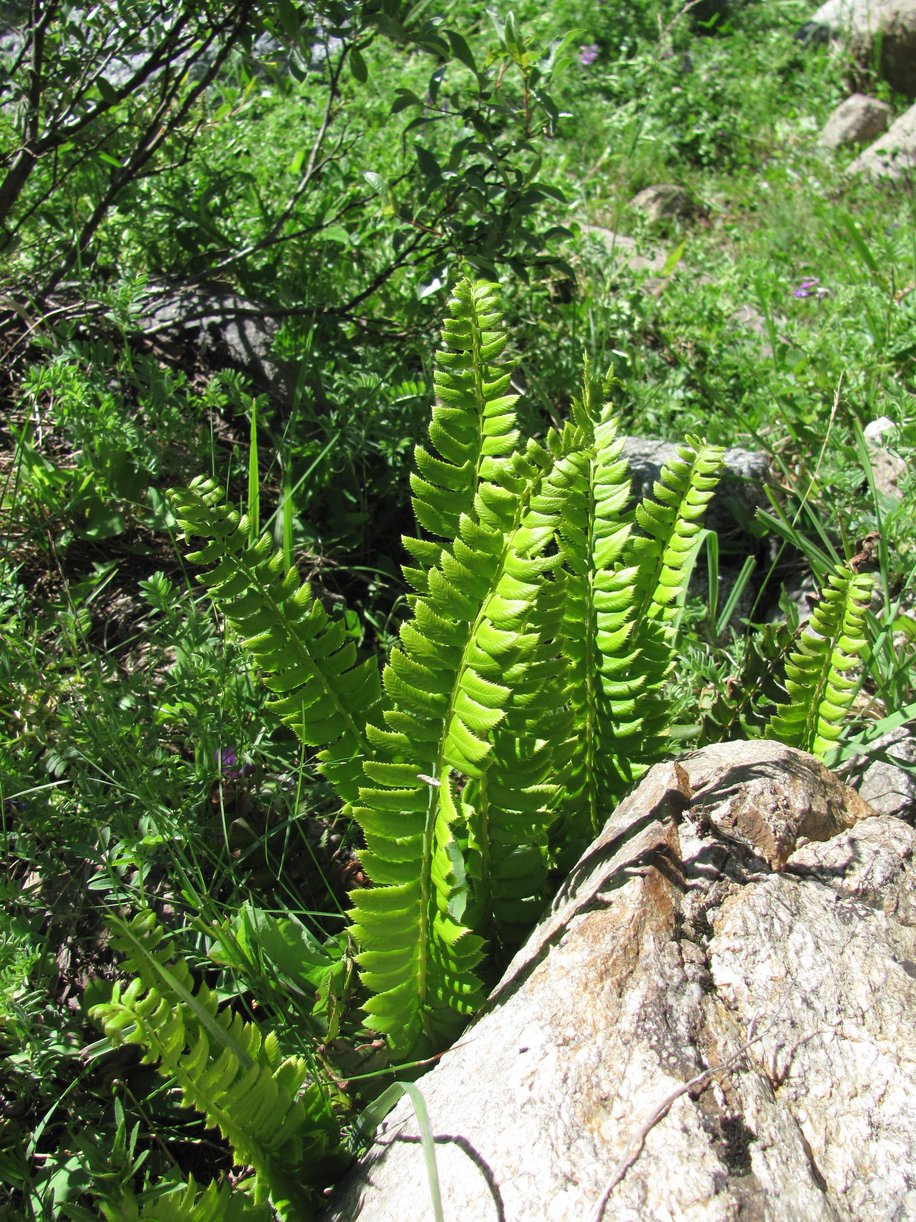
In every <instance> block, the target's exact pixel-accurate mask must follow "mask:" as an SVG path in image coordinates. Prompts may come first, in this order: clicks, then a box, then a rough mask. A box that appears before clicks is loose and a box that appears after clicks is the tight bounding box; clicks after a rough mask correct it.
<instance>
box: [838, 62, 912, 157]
mask: <svg viewBox="0 0 916 1222" xmlns="http://www.w3.org/2000/svg"><path fill="white" fill-rule="evenodd" d="M914 54H916V52H914ZM914 170H916V105H914V106H911V107H910V108H909V110H905V111H904V112H903V114H902V115H901V116H900V117H899V119H897V120H896V122H894V123H893V124H892V125H891V126H890V127H889V128H888V130H887V131H886V132H885V133H884V135H883V136H882V137H881V138H880V139H879V140H876V141H875V143H874V144H872V145H870V146H869V148H867V149H866V150H865V152H864V153H860V155H859V156H858V157H857V158H856V159H855V161H854V162H853V163H852V164H851V165H850V166H849V168H848V171H847V173H849V174H867V175H868V176H869V177H870V178H890V179H906V178H908V177H909V176H910V175H911V174H912V173H913V171H914Z"/></svg>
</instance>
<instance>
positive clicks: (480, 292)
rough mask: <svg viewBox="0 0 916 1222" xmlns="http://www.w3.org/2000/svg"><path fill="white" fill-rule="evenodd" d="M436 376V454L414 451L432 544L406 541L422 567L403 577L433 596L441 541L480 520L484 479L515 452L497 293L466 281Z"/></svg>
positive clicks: (413, 482)
mask: <svg viewBox="0 0 916 1222" xmlns="http://www.w3.org/2000/svg"><path fill="white" fill-rule="evenodd" d="M449 310H450V316H449V318H448V319H447V320H446V323H445V326H444V328H443V332H442V345H443V346H442V348H441V349H440V350H439V351H438V352H437V353H436V365H435V372H434V375H433V381H434V386H435V393H436V399H437V402H436V404H435V406H434V407H433V410H432V419H431V421H430V425H429V440H430V445H431V447H432V448H431V449H429V448H427V447H425V446H419V445H418V446H417V447H416V448H415V450H414V461H415V462H416V467H417V469H416V471H415V472H414V473H413V474H412V475H411V477H410V486H411V490H412V492H413V510H414V516H415V517H416V520H417V523H418V525H419V526H421V527H422V528H423V529H424V530H426V531H427V532H428V533H429V534H430V535H432V536H433V539H424V538H417V539H415V538H410V537H405V538H404V546H405V548H406V549H407V551H408V552H409V553H410V555H411V556H412V557H413V559H414V560H415V561H416V562H417V565H419V567H418V568H415V567H410V566H405V568H404V576H405V577H406V578H407V580H408V581H409V582H410V583H411V585H413V587H414V588H415V589H416V590H417V591H418V592H420V593H426V591H427V586H426V576H427V574H428V572H429V570H430V569H432V568H433V567H434V566H435V565H436V563H437V562H438V560H439V558H440V555H441V552H442V542H443V541H444V542H447V543H451V542H452V540H454V539H455V537H456V536H457V534H458V530H459V525H460V522H461V518H462V516H468V515H473V513H474V499H475V497H476V496H477V494H478V490H479V488H480V484H481V481H482V480H491V481H492V480H494V479H495V478H496V472H497V471H498V470H499V468H500V467H501V466H502V465H503V462H504V460H506V459H507V458H509V456H510V455H512V454H513V453H514V452H515V449H516V446H517V444H518V436H519V434H518V429H517V427H516V419H515V404H516V402H517V400H518V395H515V394H507V393H506V392H507V391H508V390H509V383H510V376H511V373H510V370H508V369H504V368H502V367H500V366H499V365H498V364H496V361H497V359H498V357H499V356H500V355H501V354H502V352H503V349H504V348H505V346H506V333H505V331H504V329H503V323H502V318H501V315H500V310H499V302H498V289H497V286H496V285H495V284H488V283H486V282H484V281H477V282H473V281H470V280H462V281H461V282H460V283H459V284H458V285H457V287H456V289H455V294H454V297H453V298H452V300H451V301H450V302H449Z"/></svg>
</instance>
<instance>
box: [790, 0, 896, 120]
mask: <svg viewBox="0 0 916 1222" xmlns="http://www.w3.org/2000/svg"><path fill="white" fill-rule="evenodd" d="M808 25H809V26H811V27H814V28H820V29H825V30H828V31H829V33H830V34H832V35H835V36H836V37H837V38H840V39H842V40H843V41H844V42H846V43H847V44H848V46H849V49H850V51H852V53H853V55H855V56H856V58H857V59H859V60H861V61H862V62H863V63H864V64H867V65H869V66H870V65H871V64H873V63H874V62H875V58H876V55H877V53H878V51H879V49H880V55H881V62H880V71H881V75H882V76H883V77H884V79H885V80H886V81H887V82H888V83H889V84H890V85H892V86H893V87H894V89H897V90H899V91H900V93H902V94H905V95H906V96H907V97H908V98H916V0H826V3H825V4H822V5H821V7H820V8H819V9H818V10H817V12H816V13H815V14H814V16H813V17H812V18H811V21H810V22H809V23H808Z"/></svg>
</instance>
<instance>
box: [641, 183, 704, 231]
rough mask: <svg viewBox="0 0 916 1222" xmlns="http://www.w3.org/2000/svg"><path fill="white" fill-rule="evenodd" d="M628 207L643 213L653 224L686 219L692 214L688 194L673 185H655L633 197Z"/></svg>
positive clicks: (691, 204)
mask: <svg viewBox="0 0 916 1222" xmlns="http://www.w3.org/2000/svg"><path fill="white" fill-rule="evenodd" d="M630 206H631V207H632V208H635V209H636V210H637V211H638V212H643V213H645V215H646V219H647V220H648V221H649V222H651V223H654V222H656V221H667V220H672V219H677V218H679V217H681V218H683V217H688V216H690V214H691V213H692V212H693V201H692V200H691V198H690V193H689V192H688V191H685V190H684V188H683V187H678V186H675V185H674V184H673V183H657V184H656V185H655V186H654V187H646V188H645V190H643V191H640V192H639V193H638V194H637V195H634V196H633V198H632V200H631V201H630Z"/></svg>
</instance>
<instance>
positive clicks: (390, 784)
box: [173, 282, 861, 1055]
mask: <svg viewBox="0 0 916 1222" xmlns="http://www.w3.org/2000/svg"><path fill="white" fill-rule="evenodd" d="M506 343H507V338H506V335H505V334H504V332H503V330H502V324H501V321H500V316H499V306H498V301H497V296H496V289H495V287H494V286H492V285H486V284H471V283H469V282H463V283H462V284H460V285H459V286H458V288H457V289H456V291H455V296H454V299H453V301H452V302H451V317H450V319H449V321H448V322H447V324H446V327H445V333H444V339H443V344H444V346H443V350H442V351H441V352H440V353H439V354H438V356H437V362H436V371H435V386H436V394H437V403H436V405H435V406H434V408H433V410H432V419H431V423H430V427H429V438H428V444H426V445H423V446H418V447H417V449H416V451H415V456H416V464H417V470H416V472H415V473H414V475H413V477H412V480H411V490H412V494H413V507H414V512H415V516H416V520H417V535H416V537H409V538H405V540H404V544H405V548H406V550H407V552H408V554H409V556H410V563H409V564H408V565H406V566H405V568H404V575H405V577H406V578H407V580H408V582H409V583H410V585H411V587H412V590H413V592H412V594H411V595H410V598H409V606H410V609H411V613H412V614H411V617H410V618H409V619H408V620H407V621H406V622H404V623H403V624H402V626H401V628H400V632H399V640H398V643H397V645H396V647H395V648H394V649H393V650H392V651H391V654H390V657H389V660H388V663H387V665H386V666H385V667H384V670H383V673H382V675H381V682H379V675H378V672H377V669H376V668H375V665H374V663H373V662H372V661H371V660H367V661H364V662H359V661H358V660H357V658H356V654H355V650H354V648H353V646H352V645H351V644H349V643H348V642H347V641H346V640H345V637H344V633H343V628H342V626H340V625H338V624H334V623H332V622H331V621H329V620H328V617H327V616H326V615H325V614H324V612H323V611H322V610H321V608H320V606H319V605H318V604H316V603H313V602H312V600H311V598H310V594H309V592H308V591H307V590H306V589H305V588H304V587H303V588H301V589H300V588H298V579H297V578H296V575H295V573H294V572H293V571H291V570H287V569H286V568H285V567H284V566H283V564H282V562H281V561H280V559H279V558H278V557H273V558H272V557H271V555H270V547H269V544H268V543H267V541H266V540H265V539H261V540H259V541H257V542H255V543H253V544H252V543H250V542H249V540H248V538H247V523H246V520H245V519H241V520H240V519H239V518H238V516H237V515H236V514H235V513H234V512H233V511H232V510H231V509H229V508H228V507H227V506H226V505H225V503H224V502H223V499H222V496H221V495H220V493H219V492H218V490H217V489H216V488H215V487H214V486H213V485H212V484H210V483H206V482H195V484H193V485H192V487H191V489H190V490H188V491H187V492H185V493H183V494H179V495H177V496H175V497H174V498H173V503H174V504H175V506H176V512H177V516H178V517H179V519H180V521H181V524H182V526H183V528H184V530H185V531H186V532H187V533H188V534H189V535H196V536H198V537H201V538H203V539H204V540H206V543H205V545H204V546H203V547H202V548H200V550H199V551H198V552H196V553H194V554H193V555H192V556H191V559H192V560H197V561H199V562H200V563H202V564H204V565H209V566H210V571H209V572H208V573H207V574H205V576H204V578H203V580H204V582H205V584H206V585H207V587H208V588H209V590H210V591H211V593H212V595H213V597H214V600H215V601H216V603H217V604H218V605H219V606H220V608H221V609H222V610H223V611H224V613H225V615H226V616H227V618H228V619H229V620H230V622H231V623H233V624H234V625H235V626H236V627H237V628H238V629H239V631H240V632H241V633H242V634H243V636H244V637H245V638H246V639H245V644H246V645H247V647H248V648H249V649H250V650H251V652H252V653H253V655H254V657H255V660H256V662H257V663H258V665H259V666H260V668H261V669H262V670H263V672H264V674H265V676H266V681H267V683H268V685H269V686H270V687H271V688H272V690H273V691H274V693H275V695H276V701H275V705H274V707H275V708H276V710H277V712H278V713H279V715H280V716H281V717H282V718H283V719H284V720H285V721H286V723H287V724H289V725H290V726H292V727H293V728H294V729H295V730H296V732H297V733H298V734H299V735H300V737H301V738H302V740H303V741H304V742H305V743H307V744H308V745H311V746H315V747H318V748H320V749H321V750H320V753H319V756H318V759H319V763H320V766H321V767H322V769H323V770H324V772H325V774H326V775H327V776H328V777H329V779H330V780H331V782H332V783H333V785H334V786H335V787H336V789H337V792H338V794H339V796H340V799H341V801H342V802H343V803H344V804H346V805H347V807H348V808H349V811H350V813H351V815H352V817H353V818H355V820H356V821H357V822H358V823H359V825H360V827H361V829H362V832H363V836H364V838H365V848H364V850H363V852H362V853H361V861H362V865H363V868H364V870H365V871H366V873H367V875H368V876H369V877H370V878H371V879H372V883H373V886H372V887H371V888H367V889H363V890H359V891H357V892H355V893H354V895H353V908H352V912H351V914H350V915H351V920H352V926H351V933H352V935H353V937H354V939H355V940H356V942H357V944H358V947H359V953H358V964H359V967H360V972H361V977H362V982H363V985H364V986H365V988H366V990H367V992H368V994H369V997H368V1000H367V1002H366V1004H365V1012H366V1016H367V1024H368V1026H369V1027H370V1028H371V1029H373V1030H374V1031H377V1032H379V1033H381V1034H383V1035H384V1036H385V1037H386V1038H387V1040H388V1042H389V1044H390V1046H391V1048H392V1050H393V1051H394V1052H396V1053H398V1054H404V1055H406V1054H409V1053H414V1054H416V1053H419V1052H421V1051H423V1050H427V1049H430V1048H435V1047H440V1046H441V1045H442V1044H444V1043H446V1042H447V1041H448V1040H449V1039H451V1038H452V1037H453V1036H454V1035H455V1034H456V1033H457V1032H458V1031H459V1030H460V1029H461V1027H462V1026H463V1025H464V1023H465V1022H466V1021H467V1019H468V1018H469V1017H470V1016H471V1014H473V1012H474V1011H475V1010H476V1009H477V1007H478V1006H479V1005H480V1003H481V1000H482V997H483V994H484V986H483V977H484V974H485V973H486V972H487V971H488V965H487V960H486V955H487V952H488V948H489V950H490V951H493V950H494V949H496V950H497V951H498V952H503V953H504V952H505V951H507V950H508V949H511V947H512V946H513V945H514V944H515V943H516V942H517V941H518V939H519V938H520V937H521V936H523V934H524V931H525V929H526V928H527V927H528V926H529V925H530V923H531V922H532V921H533V920H534V919H535V918H536V915H537V913H538V911H539V909H540V906H541V905H542V903H543V902H544V899H545V897H546V889H547V878H548V871H549V869H550V867H551V866H555V865H557V864H559V865H560V866H561V867H562V866H563V865H564V864H566V863H567V862H568V861H569V860H570V858H573V857H574V856H575V855H577V854H578V853H579V852H580V851H581V850H582V848H583V847H585V845H586V844H587V843H588V841H589V840H590V839H591V838H592V836H594V835H595V834H596V833H597V832H598V831H599V830H600V828H601V827H602V826H603V824H604V822H605V821H606V819H607V817H608V815H609V814H610V812H611V810H612V809H613V806H614V804H615V802H616V801H617V800H618V799H619V797H620V796H621V794H622V793H623V791H624V790H625V788H626V787H627V786H628V785H629V784H631V783H632V782H633V781H635V780H636V779H638V777H639V776H640V775H641V774H642V773H643V772H644V771H645V770H646V769H647V768H648V767H649V766H650V765H651V764H652V763H653V762H655V760H657V759H658V758H661V757H662V756H663V755H664V754H665V752H666V751H667V750H668V748H669V744H670V741H671V740H670V736H669V730H670V726H669V718H670V704H669V701H668V699H667V691H666V689H667V683H668V680H669V677H670V673H671V670H672V667H673V664H674V659H675V656H676V646H677V630H678V625H679V620H680V615H681V611H682V608H683V604H684V598H685V595H686V590H687V584H688V581H689V577H690V573H691V570H692V567H693V564H694V561H695V559H696V554H697V550H698V547H699V544H700V541H701V539H702V516H703V513H704V511H705V509H706V506H707V504H708V502H709V500H710V498H711V496H712V495H713V492H714V489H715V486H716V482H717V480H718V475H719V470H720V467H721V462H722V450H721V448H720V447H718V446H709V445H706V444H704V443H703V442H702V441H700V440H699V439H697V438H688V443H689V444H688V445H686V446H684V447H682V448H681V449H680V450H679V452H678V457H677V458H676V459H675V460H674V461H673V462H671V463H669V464H668V465H667V466H666V467H665V468H664V470H663V472H662V474H661V477H660V479H659V481H658V482H657V483H656V485H655V487H654V490H653V492H654V495H653V497H652V498H646V499H645V500H643V501H642V502H641V503H640V504H638V505H636V506H635V508H631V507H630V503H629V502H630V481H629V478H628V475H627V471H626V466H625V463H624V462H623V460H622V456H621V451H622V443H621V441H620V440H619V438H618V437H617V425H616V421H615V418H614V415H613V412H612V410H611V408H610V407H609V406H607V405H605V404H604V403H603V402H602V397H601V393H600V388H599V387H598V386H597V385H596V384H595V383H594V382H593V380H592V379H591V378H590V376H589V374H588V370H586V376H585V381H584V387H583V390H582V394H581V396H580V397H579V398H578V399H577V400H576V401H575V402H574V406H573V414H572V420H571V422H570V423H568V424H567V425H566V426H565V427H564V429H563V430H562V431H551V432H550V433H549V434H548V436H547V437H546V438H545V439H544V442H543V444H540V443H536V442H533V441H530V442H528V443H527V445H525V446H522V444H521V442H520V439H519V430H518V425H517V420H516V411H515V406H516V396H515V395H514V394H512V393H510V377H509V370H508V368H507V367H506V366H504V365H502V364H501V363H500V357H501V355H502V354H503V352H504V350H505V347H506ZM855 589H856V591H859V592H850V590H849V589H847V587H845V586H844V587H843V591H840V592H837V593H835V594H833V595H831V596H830V599H828V602H829V611H830V616H835V614H836V613H837V607H838V606H839V604H842V606H843V608H844V610H843V614H842V615H841V617H840V621H837V624H834V623H833V620H832V619H830V620H829V623H828V621H827V620H826V619H825V620H824V624H825V625H826V627H827V628H829V629H830V631H829V633H826V632H825V636H829V638H830V640H831V642H832V644H831V645H830V647H829V651H830V657H831V658H832V659H834V662H835V665H833V669H832V670H830V669H829V668H828V670H827V671H824V672H823V674H821V671H820V670H819V669H818V666H819V665H820V663H821V662H822V661H823V657H822V654H821V653H817V656H816V658H815V656H814V654H811V652H810V650H809V649H808V647H807V646H805V645H801V646H800V651H801V652H800V654H799V659H800V660H795V661H793V665H794V667H795V670H794V672H793V673H792V674H790V685H791V684H795V685H796V686H797V688H798V691H797V692H795V691H793V688H792V687H791V686H790V689H789V690H790V695H791V696H792V701H791V702H790V706H787V708H786V709H784V710H782V712H781V713H780V716H779V717H778V718H777V719H775V720H774V723H773V732H775V733H790V734H793V735H798V736H800V737H801V738H802V739H803V740H804V742H805V743H815V744H817V743H820V744H823V743H824V742H826V741H827V740H828V738H829V736H830V734H831V733H832V732H833V729H832V727H835V726H836V725H837V724H838V716H839V713H840V712H841V710H844V709H845V707H847V705H848V699H847V697H848V696H849V691H850V688H849V687H848V686H845V685H847V684H848V683H849V682H851V680H849V678H848V676H849V671H850V667H851V665H852V663H853V662H854V660H855V657H856V656H857V650H858V648H859V644H858V643H859V642H860V641H861V620H860V619H859V620H856V614H858V611H857V608H859V609H861V592H860V590H859V587H858V586H856V587H855ZM831 600H832V601H831ZM850 600H851V601H850ZM825 615H826V612H825ZM828 618H829V617H828ZM840 622H841V624H842V627H840V626H837V625H838V624H839V623H840ZM834 628H836V631H834ZM812 648H813V647H812ZM815 652H816V651H815ZM812 658H814V661H812ZM802 689H803V690H802ZM805 701H809V702H810V701H814V702H815V704H816V706H817V708H818V710H819V712H818V714H817V718H816V719H815V722H816V724H817V725H818V727H819V728H818V730H817V731H816V734H817V735H819V736H820V737H811V735H810V734H809V728H810V725H811V724H814V723H812V722H811V710H810V708H809V707H808V704H806V703H805ZM844 701H845V702H846V703H845V704H844ZM799 709H802V710H803V711H802V713H799V711H798V710H799ZM799 719H800V720H801V723H803V725H802V728H801V729H799Z"/></svg>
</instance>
